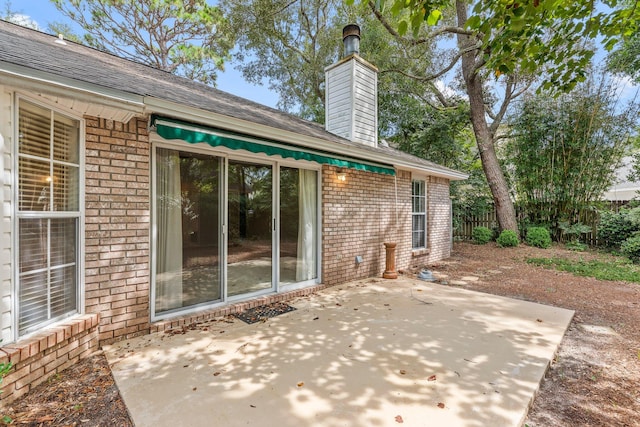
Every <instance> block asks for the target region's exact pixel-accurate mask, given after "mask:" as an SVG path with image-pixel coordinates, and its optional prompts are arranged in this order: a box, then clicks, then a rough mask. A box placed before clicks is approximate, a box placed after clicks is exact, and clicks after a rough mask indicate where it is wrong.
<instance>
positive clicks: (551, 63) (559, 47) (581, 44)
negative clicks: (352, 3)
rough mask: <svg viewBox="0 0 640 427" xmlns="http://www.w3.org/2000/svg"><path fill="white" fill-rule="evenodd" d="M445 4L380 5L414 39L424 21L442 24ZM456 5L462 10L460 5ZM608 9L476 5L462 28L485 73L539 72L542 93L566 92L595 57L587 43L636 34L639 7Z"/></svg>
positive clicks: (570, 0) (569, 3)
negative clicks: (476, 42)
mask: <svg viewBox="0 0 640 427" xmlns="http://www.w3.org/2000/svg"><path fill="white" fill-rule="evenodd" d="M450 3H452V2H450V1H443V0H388V1H387V2H383V4H388V5H390V6H389V7H390V10H391V12H393V13H395V14H396V15H398V16H401V21H400V23H399V25H398V31H399V32H400V33H401V34H402V33H405V32H406V31H407V30H408V29H409V28H411V29H413V32H414V34H417V32H418V29H419V28H420V27H421V26H422V25H423V24H424V23H425V22H426V24H427V25H436V24H438V23H439V22H441V20H445V19H446V8H447V6H448V5H449V4H450ZM455 3H456V4H458V3H460V7H464V5H463V4H464V3H463V2H462V1H461V0H458V1H456V2H455ZM607 5H608V6H609V7H610V9H605V8H596V5H595V3H594V2H593V1H591V0H534V1H530V2H517V1H514V0H501V1H475V2H473V3H472V13H471V14H470V16H468V19H467V20H466V23H464V24H465V25H464V28H465V29H466V30H467V31H469V32H470V34H471V35H472V36H473V37H474V38H475V39H477V40H479V42H480V43H481V45H480V46H479V47H480V49H481V51H482V52H483V53H484V58H483V60H484V65H485V68H486V69H487V70H491V72H492V73H493V74H494V75H495V76H496V77H498V76H500V75H503V74H514V73H525V74H534V73H538V72H540V70H541V69H543V68H544V69H545V73H544V74H543V75H544V77H543V78H544V84H543V88H544V89H546V90H560V91H569V90H571V89H573V88H574V87H575V85H576V84H577V83H579V82H581V81H584V79H585V77H586V75H587V69H588V65H589V63H590V60H591V58H592V56H593V54H594V50H593V48H592V47H591V46H590V44H589V43H587V42H586V40H594V39H597V38H601V42H602V44H603V46H604V47H605V49H606V50H611V49H612V48H613V47H615V46H616V44H617V43H618V42H619V41H620V39H621V38H623V37H628V36H630V35H632V34H634V33H635V32H637V30H638V23H639V22H640V8H639V7H637V4H636V2H634V1H630V2H618V1H615V2H610V3H608V4H607ZM441 18H442V19H441ZM496 29H500V30H499V31H497V30H496Z"/></svg>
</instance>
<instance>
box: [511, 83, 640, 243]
mask: <svg viewBox="0 0 640 427" xmlns="http://www.w3.org/2000/svg"><path fill="white" fill-rule="evenodd" d="M619 105H620V102H619V99H618V94H617V93H616V87H614V86H613V85H612V84H610V83H609V82H608V81H607V80H606V78H605V77H604V76H601V77H599V79H596V78H593V79H590V80H589V81H587V82H586V83H583V84H581V85H579V86H578V88H577V89H576V90H575V91H574V92H572V93H570V94H567V95H563V96H560V97H558V98H550V97H545V96H542V95H532V96H528V97H526V98H525V99H523V101H522V102H520V103H519V104H518V105H517V108H516V110H515V111H514V113H513V115H512V116H511V118H510V133H511V135H510V138H509V142H508V143H507V145H506V149H505V157H506V158H507V161H508V163H509V164H511V165H512V167H511V168H510V169H511V170H512V180H513V183H514V184H515V189H516V194H517V197H518V199H519V200H518V203H519V204H520V205H521V206H522V208H523V209H524V211H525V213H526V215H527V217H528V219H529V221H530V222H532V223H534V224H540V223H545V224H549V225H550V231H551V233H552V235H553V236H554V238H555V239H556V240H560V241H562V240H563V239H564V235H563V234H564V233H563V230H562V229H561V227H560V225H561V223H563V222H564V223H570V224H575V223H577V222H581V221H582V222H585V219H586V218H587V217H590V216H592V213H591V211H592V209H593V208H592V206H593V202H594V201H596V200H599V199H600V197H601V195H602V193H603V192H604V191H605V190H606V189H607V188H608V187H610V185H611V184H612V183H613V181H614V179H615V170H616V169H617V167H619V166H620V165H621V161H622V158H623V156H624V155H625V153H626V152H627V150H628V149H630V148H631V146H632V138H631V137H632V136H633V133H632V129H633V128H634V126H635V124H636V123H637V120H638V114H639V112H640V105H638V104H629V105H627V106H625V107H624V108H618V107H619Z"/></svg>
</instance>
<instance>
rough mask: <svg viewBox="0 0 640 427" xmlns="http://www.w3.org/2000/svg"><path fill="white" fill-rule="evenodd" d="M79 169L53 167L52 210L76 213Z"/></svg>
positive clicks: (64, 166) (55, 165)
mask: <svg viewBox="0 0 640 427" xmlns="http://www.w3.org/2000/svg"><path fill="white" fill-rule="evenodd" d="M78 173H79V168H78V167H76V166H66V165H58V164H54V165H53V210H56V211H77V210H78V209H79V208H80V207H79V203H80V202H79V199H80V197H79V196H80V195H79V189H78V187H79V182H80V180H79V179H78Z"/></svg>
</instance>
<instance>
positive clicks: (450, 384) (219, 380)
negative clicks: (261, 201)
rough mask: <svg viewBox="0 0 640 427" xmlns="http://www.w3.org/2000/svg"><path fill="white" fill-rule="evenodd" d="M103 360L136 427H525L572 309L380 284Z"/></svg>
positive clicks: (162, 339)
mask: <svg viewBox="0 0 640 427" xmlns="http://www.w3.org/2000/svg"><path fill="white" fill-rule="evenodd" d="M289 304H290V305H292V306H294V307H296V308H297V310H296V311H292V312H290V313H286V314H282V315H280V316H277V317H274V318H271V319H268V320H267V321H265V322H258V323H255V324H252V325H247V324H245V323H243V322H242V321H240V320H237V319H233V318H231V319H217V320H215V321H211V322H207V323H203V324H201V325H198V327H197V328H195V329H193V330H188V331H187V332H186V333H184V334H167V333H162V334H154V335H147V336H143V337H140V338H137V339H133V340H129V341H124V342H120V343H118V344H115V345H112V346H109V347H107V348H106V349H105V353H106V355H107V358H108V360H109V363H110V365H111V367H112V370H113V375H114V377H115V379H116V382H117V384H118V387H119V389H120V392H121V394H122V397H123V398H124V401H125V403H126V405H127V407H128V408H129V411H130V413H131V415H132V418H133V420H134V422H135V424H136V426H139V427H142V426H179V425H185V426H187V425H188V426H240V425H255V426H279V427H283V426H327V427H333V426H396V425H398V424H400V423H402V424H404V425H409V426H427V425H428V426H446V427H454V426H469V427H476V426H477V427H480V426H487V427H488V426H491V427H498V426H514V427H515V426H520V425H522V423H523V422H524V419H525V416H526V414H527V410H528V407H529V405H530V403H531V402H532V400H533V397H534V395H535V393H536V390H537V389H538V386H539V383H540V381H541V379H542V377H543V375H544V372H545V370H546V368H547V366H548V364H549V363H550V361H551V360H552V358H553V356H554V354H555V352H556V350H557V348H558V345H559V344H560V341H561V340H562V337H563V335H564V332H565V330H566V328H567V327H568V325H569V322H570V321H571V318H572V316H573V312H572V311H568V310H564V309H560V308H555V307H549V306H543V305H540V304H534V303H530V302H525V301H519V300H513V299H509V298H503V297H498V296H493V295H488V294H482V293H477V292H470V291H466V290H462V289H459V288H455V287H448V286H442V285H437V284H431V283H427V282H422V281H418V280H411V279H406V278H401V279H398V280H383V279H369V280H364V281H359V282H353V283H349V284H347V285H343V286H338V287H334V288H331V289H328V290H325V291H322V292H320V293H318V294H314V295H312V296H309V297H302V298H297V299H295V300H293V301H290V302H289Z"/></svg>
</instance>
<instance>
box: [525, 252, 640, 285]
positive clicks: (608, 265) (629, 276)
mask: <svg viewBox="0 0 640 427" xmlns="http://www.w3.org/2000/svg"><path fill="white" fill-rule="evenodd" d="M527 262H528V263H529V264H534V265H539V266H542V267H545V268H554V269H556V270H560V271H567V272H570V273H573V274H575V275H576V276H584V277H594V278H596V279H598V280H623V281H626V282H634V283H640V267H639V266H637V265H634V264H632V263H631V261H629V260H628V259H626V258H621V257H611V258H609V259H606V260H601V259H594V260H591V261H584V260H571V259H565V258H558V257H554V258H529V259H527Z"/></svg>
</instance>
